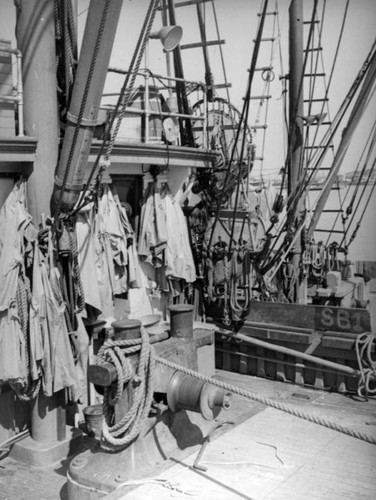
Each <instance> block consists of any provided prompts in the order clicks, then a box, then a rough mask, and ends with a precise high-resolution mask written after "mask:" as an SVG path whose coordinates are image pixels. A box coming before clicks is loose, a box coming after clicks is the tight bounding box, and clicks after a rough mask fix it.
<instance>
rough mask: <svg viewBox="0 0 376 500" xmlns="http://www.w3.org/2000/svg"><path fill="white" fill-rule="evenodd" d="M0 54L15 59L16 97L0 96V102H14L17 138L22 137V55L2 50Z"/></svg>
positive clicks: (5, 49)
mask: <svg viewBox="0 0 376 500" xmlns="http://www.w3.org/2000/svg"><path fill="white" fill-rule="evenodd" d="M1 52H5V53H8V54H13V55H15V56H16V59H17V95H15V96H5V95H4V96H0V102H14V103H16V104H17V110H18V136H19V137H23V136H24V130H23V129H24V120H23V85H22V53H21V51H20V50H19V49H12V48H6V47H4V48H2V49H1Z"/></svg>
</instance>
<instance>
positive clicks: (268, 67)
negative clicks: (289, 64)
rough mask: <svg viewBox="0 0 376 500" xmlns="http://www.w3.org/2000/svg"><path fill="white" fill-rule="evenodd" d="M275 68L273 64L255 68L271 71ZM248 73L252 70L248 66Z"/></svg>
mask: <svg viewBox="0 0 376 500" xmlns="http://www.w3.org/2000/svg"><path fill="white" fill-rule="evenodd" d="M272 69H273V66H261V67H260V68H255V71H271V70H272ZM247 71H248V73H249V72H250V71H251V70H250V69H249V68H248V70H247Z"/></svg>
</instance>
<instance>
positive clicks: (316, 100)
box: [304, 97, 329, 102]
mask: <svg viewBox="0 0 376 500" xmlns="http://www.w3.org/2000/svg"><path fill="white" fill-rule="evenodd" d="M326 101H329V99H328V98H327V97H322V98H320V99H304V102H326Z"/></svg>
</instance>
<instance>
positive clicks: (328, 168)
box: [306, 167, 330, 172]
mask: <svg viewBox="0 0 376 500" xmlns="http://www.w3.org/2000/svg"><path fill="white" fill-rule="evenodd" d="M306 170H311V171H312V170H317V169H316V168H315V167H307V168H306ZM323 170H330V167H320V168H319V169H318V170H317V171H318V172H322V171H323Z"/></svg>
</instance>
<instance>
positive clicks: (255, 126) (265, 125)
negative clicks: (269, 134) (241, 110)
mask: <svg viewBox="0 0 376 500" xmlns="http://www.w3.org/2000/svg"><path fill="white" fill-rule="evenodd" d="M249 128H251V129H253V130H256V129H259V128H263V129H266V128H268V126H267V124H266V123H264V124H263V125H257V124H254V125H250V126H249Z"/></svg>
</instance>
